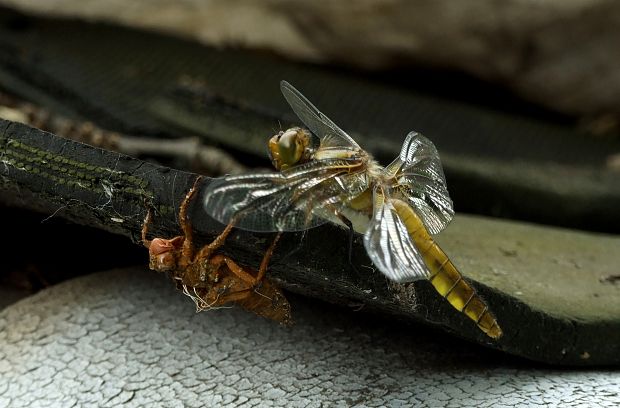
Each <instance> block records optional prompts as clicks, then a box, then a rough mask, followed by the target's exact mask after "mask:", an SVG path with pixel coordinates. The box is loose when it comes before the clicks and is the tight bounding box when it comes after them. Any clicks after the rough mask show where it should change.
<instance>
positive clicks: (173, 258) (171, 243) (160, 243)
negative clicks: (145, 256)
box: [149, 237, 184, 272]
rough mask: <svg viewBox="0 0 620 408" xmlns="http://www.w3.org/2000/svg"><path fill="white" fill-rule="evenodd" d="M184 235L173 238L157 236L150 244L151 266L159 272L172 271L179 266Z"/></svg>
mask: <svg viewBox="0 0 620 408" xmlns="http://www.w3.org/2000/svg"><path fill="white" fill-rule="evenodd" d="M183 240H184V239H183V237H176V238H173V239H163V238H155V239H154V240H153V241H151V245H150V246H149V267H150V268H151V269H152V270H154V271H158V272H170V271H172V270H174V269H176V268H177V266H178V265H177V263H178V255H179V252H180V251H181V247H182V246H183Z"/></svg>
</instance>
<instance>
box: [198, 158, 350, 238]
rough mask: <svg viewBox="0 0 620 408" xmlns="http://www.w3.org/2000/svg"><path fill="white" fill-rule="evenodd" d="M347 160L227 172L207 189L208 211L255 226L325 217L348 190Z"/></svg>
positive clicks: (292, 225)
mask: <svg viewBox="0 0 620 408" xmlns="http://www.w3.org/2000/svg"><path fill="white" fill-rule="evenodd" d="M342 162H345V161H344V160H324V161H312V162H308V163H306V164H302V165H300V166H296V167H294V168H293V169H291V171H284V172H281V173H268V174H248V175H241V176H228V177H223V178H220V179H217V180H214V181H213V182H211V184H209V185H208V186H207V188H206V189H205V193H204V208H205V210H206V212H207V213H208V214H209V215H210V216H211V217H213V218H215V219H216V220H218V221H219V222H221V223H223V224H227V223H228V222H230V221H231V220H232V219H233V217H235V226H236V227H238V228H241V229H245V230H250V231H260V232H267V231H301V230H305V229H308V228H312V227H316V226H318V225H321V224H323V223H325V222H326V221H327V220H326V217H328V216H329V214H333V212H334V210H337V209H340V208H341V207H342V206H344V203H345V201H346V196H347V195H348V194H349V193H348V190H347V189H346V186H345V185H344V184H343V182H342V180H341V177H349V175H347V174H346V170H345V169H343V168H342V167H338V166H339V165H342V164H343V163H342Z"/></svg>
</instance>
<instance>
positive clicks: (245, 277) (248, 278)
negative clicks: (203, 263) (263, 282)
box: [209, 255, 257, 286]
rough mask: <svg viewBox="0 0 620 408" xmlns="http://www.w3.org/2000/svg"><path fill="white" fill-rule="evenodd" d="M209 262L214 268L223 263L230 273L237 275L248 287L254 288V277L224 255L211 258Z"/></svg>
mask: <svg viewBox="0 0 620 408" xmlns="http://www.w3.org/2000/svg"><path fill="white" fill-rule="evenodd" d="M209 262H210V263H211V264H213V265H215V266H219V265H221V264H222V263H225V264H226V266H227V267H228V269H230V271H231V272H232V273H234V274H235V275H237V277H238V278H239V279H241V280H242V281H243V282H245V283H247V284H248V285H249V286H254V285H255V284H256V282H257V280H256V278H255V277H254V276H252V275H251V274H249V273H248V272H246V271H245V269H243V268H242V267H241V266H239V265H238V264H237V263H236V262H235V261H233V260H232V259H230V258H228V257H226V256H224V255H215V256H214V257H213V258H211V260H210V261H209Z"/></svg>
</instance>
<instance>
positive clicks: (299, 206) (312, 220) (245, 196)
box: [205, 81, 502, 339]
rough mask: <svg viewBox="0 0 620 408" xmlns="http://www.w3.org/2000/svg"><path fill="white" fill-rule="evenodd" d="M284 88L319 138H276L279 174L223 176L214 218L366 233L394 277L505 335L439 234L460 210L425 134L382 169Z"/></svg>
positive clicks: (300, 133)
mask: <svg viewBox="0 0 620 408" xmlns="http://www.w3.org/2000/svg"><path fill="white" fill-rule="evenodd" d="M281 90H282V93H283V95H284V97H285V99H286V100H287V101H288V103H289V104H290V106H291V107H292V108H293V110H294V111H295V113H296V114H297V116H298V117H299V119H300V120H301V121H302V122H303V123H304V124H305V125H306V126H307V127H308V129H310V131H311V132H312V133H313V134H314V135H316V136H317V137H318V140H319V143H318V144H317V143H316V141H315V138H313V136H312V134H310V133H309V132H308V131H307V130H304V129H301V128H298V127H294V128H291V129H288V130H286V131H283V132H279V133H278V134H277V135H275V136H274V137H273V138H272V139H271V140H270V141H269V150H270V155H271V158H272V162H273V164H274V166H275V167H276V168H277V169H278V170H280V172H278V173H273V174H248V175H241V176H228V177H224V178H222V179H218V180H216V181H215V182H213V183H211V184H210V185H209V186H208V190H207V194H206V196H205V197H206V198H205V209H206V211H207V212H208V213H209V214H210V215H211V216H212V217H213V218H215V219H217V220H219V221H220V222H222V223H225V224H226V223H229V222H230V221H231V220H232V219H233V217H235V226H236V227H239V228H242V229H247V230H251V231H265V232H266V231H299V230H305V229H308V228H311V227H315V226H318V225H320V224H323V223H325V222H327V221H328V220H335V221H340V222H343V223H344V224H345V225H348V226H349V227H350V228H353V229H355V230H356V231H358V232H360V233H362V234H364V246H365V248H366V250H367V252H368V255H369V256H370V258H371V260H372V261H373V263H374V264H375V265H376V266H377V268H378V269H379V270H380V271H381V272H382V273H383V274H384V275H385V276H386V277H387V278H389V279H391V280H393V281H396V282H409V281H415V280H419V279H428V280H429V281H430V282H431V283H432V285H433V286H434V287H435V289H436V290H437V292H439V294H440V295H441V296H443V297H444V298H446V299H447V300H448V302H450V304H451V305H452V306H453V307H455V308H456V309H457V310H459V311H460V312H462V313H464V314H465V315H466V316H468V317H469V318H470V319H472V320H473V321H474V322H475V323H476V324H477V326H478V327H479V328H480V329H481V330H482V331H483V332H484V333H486V334H487V335H488V336H490V337H491V338H494V339H498V338H499V337H500V336H501V335H502V330H501V329H500V327H499V325H498V323H497V321H496V319H495V317H494V316H493V314H492V313H491V311H490V310H489V308H488V306H487V305H486V304H485V302H484V301H483V300H482V299H481V298H480V297H479V296H478V295H477V294H476V292H475V290H474V289H473V287H472V286H471V285H470V284H469V283H468V282H467V281H466V280H465V279H464V278H463V276H462V275H461V274H460V272H459V271H458V270H457V269H456V267H455V266H454V265H453V264H452V262H451V261H450V260H449V258H448V257H447V256H446V254H445V253H444V252H443V251H442V250H441V248H440V247H439V246H438V245H437V244H436V243H435V241H434V240H433V239H432V237H431V234H437V233H439V232H440V231H442V230H443V229H444V228H445V227H446V226H447V225H448V223H449V222H450V221H451V220H452V217H453V215H454V210H453V207H452V200H451V199H450V196H449V194H448V190H447V187H446V181H445V177H444V174H443V170H442V166H441V162H440V159H439V155H438V153H437V149H436V148H435V146H434V145H433V143H432V142H431V141H430V140H428V139H427V138H425V137H424V136H422V135H421V134H419V133H417V132H411V133H409V134H408V135H407V137H406V139H405V142H404V143H403V146H402V149H401V152H400V155H399V156H398V157H397V158H396V159H395V160H394V161H393V162H392V163H390V164H389V165H388V166H386V167H383V166H381V165H380V164H379V163H377V162H376V161H375V160H374V159H373V158H372V156H371V155H370V154H369V153H368V152H366V151H365V150H363V149H362V148H361V147H360V146H359V145H358V144H357V143H356V142H355V141H354V140H353V139H352V138H351V137H350V136H349V135H347V134H346V133H345V132H344V131H343V130H342V129H340V128H339V127H338V126H336V125H335V124H334V123H333V122H332V121H331V120H330V119H329V118H328V117H327V116H325V115H324V114H323V113H321V112H320V111H319V110H318V109H317V108H316V107H315V106H314V105H313V104H312V103H311V102H310V101H308V100H307V99H306V98H305V97H304V96H303V95H302V94H301V93H300V92H299V91H297V90H296V89H295V88H294V87H293V86H292V85H290V84H289V83H288V82H285V81H282V82H281Z"/></svg>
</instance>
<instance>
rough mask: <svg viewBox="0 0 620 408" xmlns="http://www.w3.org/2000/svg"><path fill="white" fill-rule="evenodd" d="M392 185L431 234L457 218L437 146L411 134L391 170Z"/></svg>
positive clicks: (415, 134) (415, 133)
mask: <svg viewBox="0 0 620 408" xmlns="http://www.w3.org/2000/svg"><path fill="white" fill-rule="evenodd" d="M386 171H387V172H388V174H389V175H391V176H392V177H394V179H395V183H394V184H393V185H392V187H393V188H394V189H396V190H397V191H398V192H399V193H400V194H402V195H403V196H404V197H405V198H406V199H407V201H409V203H410V204H411V206H412V207H413V209H414V210H415V212H416V213H417V214H418V215H419V216H420V218H421V219H422V222H423V223H424V226H426V228H427V230H428V231H429V232H430V233H431V234H437V233H439V232H441V230H443V229H444V228H445V227H446V226H447V225H448V224H449V223H450V221H451V220H452V218H453V217H454V208H453V206H452V200H451V199H450V194H449V193H448V188H447V186H446V178H445V176H444V174H443V169H442V167H441V160H440V159H439V154H438V153H437V149H436V148H435V145H434V144H433V142H431V141H430V140H428V139H427V138H426V137H424V136H422V135H421V134H419V133H417V132H410V133H409V134H408V135H407V138H406V139H405V142H404V143H403V147H402V149H401V151H400V155H399V157H398V158H396V159H395V160H394V161H393V162H392V163H391V164H390V165H389V166H388V167H387V168H386Z"/></svg>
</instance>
